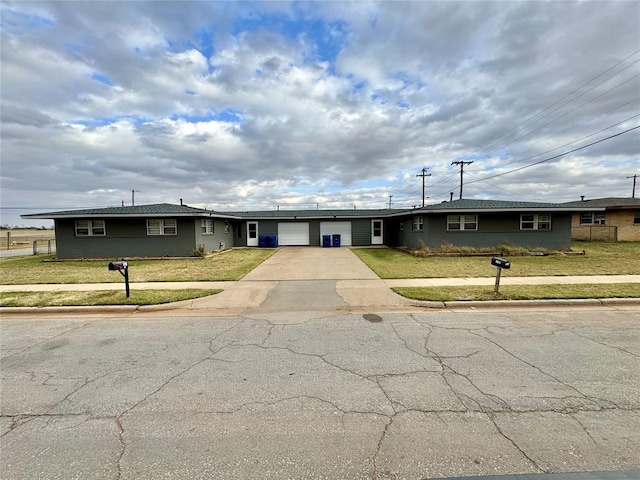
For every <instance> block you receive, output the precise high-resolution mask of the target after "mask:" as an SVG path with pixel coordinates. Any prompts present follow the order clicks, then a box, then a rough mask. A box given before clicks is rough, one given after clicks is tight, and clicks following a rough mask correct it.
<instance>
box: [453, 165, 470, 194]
mask: <svg viewBox="0 0 640 480" xmlns="http://www.w3.org/2000/svg"><path fill="white" fill-rule="evenodd" d="M472 163H473V160H472V161H470V162H463V161H458V162H451V165H460V200H462V175H463V173H464V166H465V165H471V164H472Z"/></svg>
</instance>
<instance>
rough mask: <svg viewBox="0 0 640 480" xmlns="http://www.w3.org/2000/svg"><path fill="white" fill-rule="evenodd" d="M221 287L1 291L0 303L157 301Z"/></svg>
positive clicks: (57, 304)
mask: <svg viewBox="0 0 640 480" xmlns="http://www.w3.org/2000/svg"><path fill="white" fill-rule="evenodd" d="M221 291H222V290H217V289H208V290H206V289H190V290H134V291H132V292H131V296H130V297H129V298H127V297H126V296H125V293H124V292H121V291H114V290H99V291H86V292H3V293H2V294H1V295H0V307H60V306H79V305H81V306H98V305H158V304H162V303H172V302H179V301H181V300H191V299H194V298H200V297H206V296H209V295H215V294H217V293H220V292H221Z"/></svg>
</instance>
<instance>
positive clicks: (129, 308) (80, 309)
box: [0, 305, 139, 314]
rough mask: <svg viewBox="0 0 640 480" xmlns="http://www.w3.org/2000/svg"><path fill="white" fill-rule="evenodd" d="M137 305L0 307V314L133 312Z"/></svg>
mask: <svg viewBox="0 0 640 480" xmlns="http://www.w3.org/2000/svg"><path fill="white" fill-rule="evenodd" d="M138 308H139V306H138V305H100V306H67V307H0V314H5V313H14V314H15V313H29V314H32V313H133V312H135V311H137V310H138Z"/></svg>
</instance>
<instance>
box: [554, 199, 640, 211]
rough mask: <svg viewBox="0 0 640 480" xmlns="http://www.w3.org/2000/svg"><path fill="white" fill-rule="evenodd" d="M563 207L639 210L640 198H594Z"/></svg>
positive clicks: (570, 203)
mask: <svg viewBox="0 0 640 480" xmlns="http://www.w3.org/2000/svg"><path fill="white" fill-rule="evenodd" d="M562 205H566V206H571V207H581V208H582V209H589V210H609V209H612V210H619V209H627V208H632V209H637V208H638V207H640V198H622V197H606V198H593V199H589V200H578V201H576V202H567V203H563V204H562Z"/></svg>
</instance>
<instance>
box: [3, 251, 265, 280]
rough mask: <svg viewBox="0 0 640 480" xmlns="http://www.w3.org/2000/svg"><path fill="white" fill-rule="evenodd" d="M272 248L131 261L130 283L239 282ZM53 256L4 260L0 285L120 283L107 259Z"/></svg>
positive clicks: (120, 278)
mask: <svg viewBox="0 0 640 480" xmlns="http://www.w3.org/2000/svg"><path fill="white" fill-rule="evenodd" d="M274 252H275V250H272V249H234V250H230V251H226V252H223V253H220V254H217V255H213V256H210V257H207V258H193V259H180V260H131V261H129V281H130V282H207V281H234V280H240V279H241V278H242V277H244V276H245V275H246V274H247V273H249V272H250V271H251V270H253V269H254V268H255V267H257V266H258V265H259V264H261V263H262V262H264V261H265V260H266V259H267V258H269V257H270V256H271V255H273V253H274ZM52 258H53V255H34V256H28V257H14V258H3V259H2V260H0V274H1V276H0V284H2V285H28V284H41V283H119V282H122V277H121V276H120V274H119V273H118V272H112V271H109V270H108V269H107V264H108V263H109V261H108V260H101V261H73V262H47V261H45V260H50V259H52Z"/></svg>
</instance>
